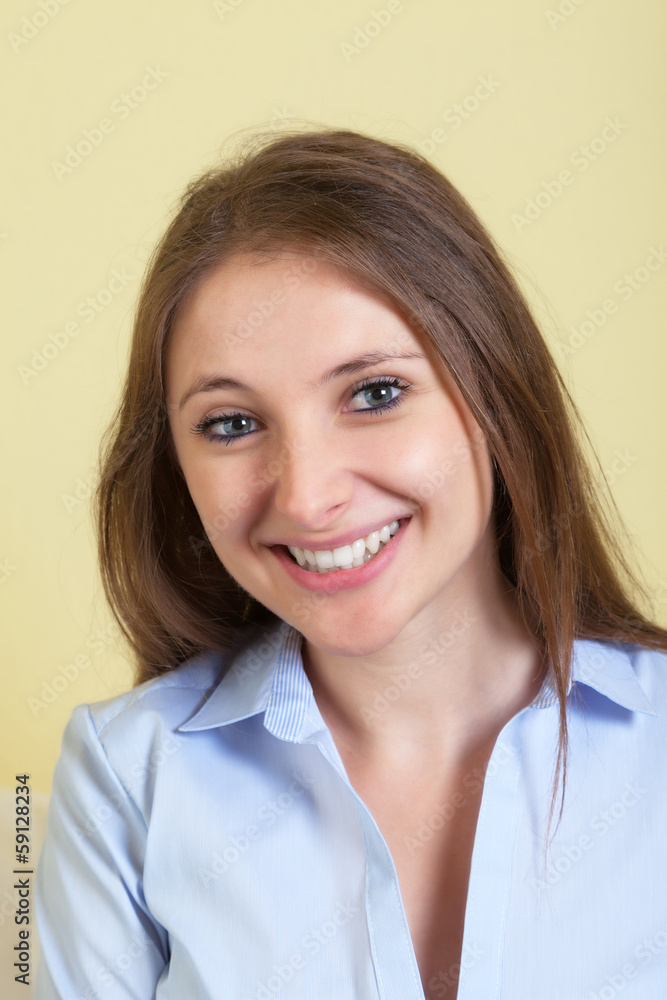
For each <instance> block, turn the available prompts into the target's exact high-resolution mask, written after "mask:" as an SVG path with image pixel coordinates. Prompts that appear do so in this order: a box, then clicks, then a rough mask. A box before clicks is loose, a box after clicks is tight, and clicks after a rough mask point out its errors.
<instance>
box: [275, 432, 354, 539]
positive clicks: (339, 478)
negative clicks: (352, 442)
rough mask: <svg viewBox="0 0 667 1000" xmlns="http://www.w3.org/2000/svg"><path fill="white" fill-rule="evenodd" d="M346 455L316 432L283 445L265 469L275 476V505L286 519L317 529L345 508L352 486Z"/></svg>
mask: <svg viewBox="0 0 667 1000" xmlns="http://www.w3.org/2000/svg"><path fill="white" fill-rule="evenodd" d="M345 455H346V453H344V452H343V451H342V450H341V449H339V448H335V447H334V446H333V444H332V442H331V439H330V438H329V439H328V440H325V439H324V435H318V434H317V433H315V432H313V433H309V434H307V435H305V436H304V435H303V434H300V435H299V437H298V439H297V438H293V439H292V440H291V443H290V445H285V447H283V449H282V451H281V453H280V456H279V457H278V458H275V459H273V460H272V461H271V462H270V463H269V470H268V471H269V472H270V473H272V474H274V475H275V477H276V485H275V493H274V504H275V506H276V509H277V510H279V511H280V513H281V514H283V515H284V518H285V521H286V522H287V521H289V522H290V523H291V524H293V525H298V526H299V527H301V528H308V529H310V530H313V531H317V530H318V529H325V528H327V527H328V525H329V523H330V522H331V521H332V520H334V519H335V518H337V517H338V516H339V515H340V514H341V513H342V512H343V511H344V509H345V506H346V504H347V503H348V502H349V501H350V499H351V497H352V494H353V488H354V487H353V479H352V471H351V468H350V464H349V461H346V457H345Z"/></svg>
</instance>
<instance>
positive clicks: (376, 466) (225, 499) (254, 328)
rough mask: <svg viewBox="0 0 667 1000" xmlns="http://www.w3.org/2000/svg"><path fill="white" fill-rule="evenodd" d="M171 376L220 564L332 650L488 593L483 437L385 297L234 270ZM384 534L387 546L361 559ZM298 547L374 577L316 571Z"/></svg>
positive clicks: (385, 637)
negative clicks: (298, 557) (296, 552)
mask: <svg viewBox="0 0 667 1000" xmlns="http://www.w3.org/2000/svg"><path fill="white" fill-rule="evenodd" d="M365 355H369V356H377V357H376V358H374V357H370V358H366V359H365V360H364V359H363V358H362V356H365ZM382 355H387V357H386V359H385V360H381V359H380V356H382ZM398 355H405V357H399V356H398ZM360 359H361V360H360ZM165 378H166V391H167V403H168V409H169V414H170V426H171V431H172V435H173V443H174V447H175V451H176V455H177V458H178V462H179V464H180V468H181V470H182V473H183V476H184V478H185V481H186V483H187V486H188V489H189V491H190V494H191V496H192V500H193V502H194V504H195V506H196V508H197V510H198V512H199V515H200V517H201V520H202V523H203V525H204V528H205V530H206V533H207V535H208V537H209V539H210V541H211V543H212V545H213V547H214V549H215V551H216V553H217V555H218V557H219V558H220V561H221V562H222V563H223V565H224V566H225V567H226V569H227V570H228V572H229V573H230V574H231V575H232V576H233V577H234V578H235V579H236V580H237V581H238V583H240V584H241V586H242V587H243V588H244V589H245V590H246V591H248V593H250V594H252V595H253V597H255V598H256V599H257V600H258V601H260V602H261V603H262V604H263V605H265V606H266V607H267V608H270V609H271V610H272V611H273V612H274V613H275V614H277V615H278V616H279V617H280V618H282V619H284V620H285V621H287V622H289V623H290V624H292V625H294V626H295V627H296V628H297V629H298V630H299V631H301V632H303V633H304V635H305V636H306V638H307V639H308V640H309V641H310V642H312V643H314V644H315V645H316V646H317V647H318V648H321V649H326V650H327V651H329V652H331V653H335V654H339V655H346V654H347V655H364V654H369V653H371V652H373V651H375V650H379V649H381V648H383V647H384V646H385V645H386V644H387V643H389V642H391V641H392V640H393V639H395V638H397V637H398V636H399V635H400V634H401V633H403V632H404V630H405V629H407V630H408V631H407V632H405V637H406V638H407V637H409V636H410V635H411V630H412V631H414V629H415V628H416V630H417V633H418V634H419V635H423V634H426V632H428V631H429V630H430V629H431V628H432V627H440V628H442V623H443V620H446V618H448V617H449V616H450V614H451V612H452V610H455V609H460V610H462V609H463V608H466V609H469V608H470V607H471V602H472V604H474V603H475V602H476V601H477V602H479V601H480V600H481V599H482V598H483V597H484V595H485V594H487V593H488V579H489V562H488V560H489V558H490V557H492V556H493V553H494V552H495V542H494V535H493V525H492V523H491V520H490V514H491V503H492V489H493V479H492V470H491V464H490V456H489V452H488V449H487V446H486V443H485V441H484V437H483V435H482V433H481V430H480V428H479V426H478V425H477V423H476V421H475V420H474V418H473V416H472V413H471V411H470V410H469V408H468V407H467V405H466V403H465V402H464V400H463V397H462V396H461V394H460V392H459V390H458V389H457V388H456V386H455V384H454V383H453V381H452V380H451V378H450V377H449V375H443V374H442V373H440V372H439V370H438V368H437V367H436V366H435V365H434V364H432V363H431V361H430V360H429V358H428V357H427V356H426V354H425V350H424V347H423V345H422V344H421V342H420V341H419V340H418V339H417V338H416V336H415V335H414V333H413V332H412V330H411V329H410V327H409V326H408V325H407V324H406V322H405V321H404V320H403V319H402V317H401V315H400V313H399V312H398V311H397V310H396V309H395V308H394V307H393V306H392V305H391V304H390V302H389V301H388V300H385V299H384V298H383V297H381V296H379V295H376V294H375V293H371V292H369V291H367V290H365V289H363V288H361V287H358V286H356V285H355V284H353V283H351V281H350V280H349V279H347V278H346V277H344V276H343V275H342V274H341V273H340V272H339V271H337V270H336V269H335V268H334V267H333V266H332V265H331V264H328V263H326V262H323V261H322V260H318V259H315V258H312V257H302V256H298V255H296V254H292V253H283V254H281V255H280V256H279V257H278V258H276V259H272V260H268V259H267V260H266V261H264V262H262V263H259V264H257V263H251V262H250V261H249V260H248V259H247V258H245V257H242V256H239V257H235V258H233V259H231V260H229V261H226V262H225V263H223V264H222V265H219V266H218V267H217V268H216V269H215V270H214V271H212V272H211V273H210V274H209V275H207V276H206V278H205V279H204V280H203V281H202V282H201V283H200V284H199V285H198V286H197V287H196V288H195V289H194V290H193V291H192V292H191V293H190V294H189V296H188V297H187V298H186V299H185V300H184V302H183V304H182V306H181V308H180V309H179V311H178V314H177V317H176V320H175V323H174V326H173V330H172V337H171V340H170V343H169V347H168V351H167V357H166V365H165ZM396 521H397V522H399V525H400V527H399V530H398V532H396V531H395V525H393V524H392V522H396ZM385 525H391V526H392V528H391V530H392V531H393V532H395V533H394V534H392V535H391V540H390V541H389V542H388V543H387V545H386V547H385V545H383V544H381V545H380V548H379V550H378V551H377V554H375V555H373V558H370V559H369V558H368V556H369V551H368V550H367V549H366V548H365V546H364V549H363V551H364V553H365V556H364V555H359V553H360V551H361V546H360V544H359V540H361V539H366V540H368V536H371V538H370V540H369V542H370V548H371V549H372V548H374V547H376V545H377V543H379V542H381V540H382V539H381V537H378V536H374V535H373V532H374V531H377V530H379V529H381V528H382V527H383V526H385ZM385 537H386V533H385ZM374 539H375V541H374ZM355 541H356V542H357V545H356V546H355V547H353V548H352V551H351V552H350V551H348V550H347V549H345V546H346V545H347V544H349V545H350V546H352V543H353V542H355ZM287 545H293V546H298V547H299V548H301V549H302V550H306V549H307V550H309V552H313V553H315V552H320V553H321V552H326V551H330V552H332V555H333V556H334V558H337V559H339V561H340V560H343V561H345V563H346V564H347V565H349V563H348V562H347V560H348V559H349V558H350V557H352V558H353V559H356V560H357V561H358V560H359V558H361V559H362V565H356V566H355V565H354V564H353V566H352V568H350V569H337V570H334V571H332V572H327V573H321V572H319V571H316V572H311V571H309V570H308V569H307V566H308V565H309V564H308V563H307V564H306V566H305V567H304V568H301V567H300V566H299V563H298V561H295V560H293V559H292V557H291V556H290V555H289V554H288V550H287V548H286V546H287ZM336 549H343V550H344V551H343V552H338V553H336V551H335V550H336ZM302 558H304V557H302ZM364 558H365V559H366V560H367V561H366V562H363V560H364ZM318 559H319V561H320V562H325V563H326V561H327V556H326V555H325V556H324V557H322V556H321V555H320V556H318ZM443 613H444V614H445V616H446V618H445V619H443ZM411 623H413V625H411ZM412 637H413V638H414V636H412Z"/></svg>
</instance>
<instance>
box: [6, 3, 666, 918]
mask: <svg viewBox="0 0 667 1000" xmlns="http://www.w3.org/2000/svg"><path fill="white" fill-rule="evenodd" d="M0 22H1V25H0V36H2V45H3V47H4V57H3V60H2V85H3V93H4V94H5V95H6V106H5V111H4V127H3V146H4V150H5V154H4V173H5V183H4V185H3V197H2V202H1V204H0V258H1V261H2V273H3V275H4V279H5V291H4V296H3V304H4V312H5V320H4V330H3V335H2V350H3V352H4V361H3V364H2V367H1V373H2V379H3V383H4V388H3V391H2V406H3V418H2V425H3V434H2V469H3V477H2V478H3V517H2V539H1V541H0V594H1V597H2V606H3V610H4V616H5V617H4V623H5V624H4V626H3V643H2V645H3V651H2V660H3V668H2V670H3V673H2V682H3V696H2V725H1V726H0V754H1V759H2V775H1V776H0V785H3V786H12V785H13V784H14V775H15V774H21V773H24V772H27V773H29V775H30V783H31V786H32V788H33V790H34V792H35V795H36V801H37V798H38V796H39V793H41V794H42V795H44V796H45V795H48V793H49V791H50V786H51V776H52V771H53V766H54V763H55V760H56V758H57V755H58V753H59V749H60V739H61V735H62V731H63V728H64V726H65V723H66V722H67V720H68V718H69V716H70V714H71V712H72V709H73V707H74V706H75V705H78V704H81V703H82V702H89V701H94V700H99V699H102V698H108V697H111V696H112V695H115V694H117V693H119V692H121V691H123V690H126V689H127V688H128V687H130V686H131V684H132V667H131V664H130V663H129V661H128V659H127V657H126V655H125V653H124V650H123V647H122V645H121V644H120V642H119V640H118V634H117V630H116V628H115V627H114V626H113V624H112V621H111V618H110V614H109V612H108V611H107V609H106V607H105V604H104V600H103V597H102V594H101V588H100V585H99V583H98V578H97V569H96V561H95V548H94V542H93V530H92V524H91V520H90V509H89V496H90V491H91V489H92V486H93V485H94V482H95V476H96V472H95V466H96V461H97V450H98V445H99V441H100V437H101V434H102V431H103V429H104V428H105V426H106V424H107V423H108V421H109V419H110V417H111V415H112V412H113V409H114V406H115V403H116V400H117V397H118V392H119V388H120V383H121V378H122V375H123V372H124V367H125V362H126V357H127V349H128V342H129V335H130V329H131V321H132V315H133V308H134V305H135V302H136V297H137V294H138V290H139V286H140V281H141V276H142V273H143V270H144V267H145V264H146V261H147V258H148V254H149V252H150V250H151V248H152V246H153V245H154V243H155V241H156V240H157V238H158V236H159V235H160V233H161V232H162V230H163V229H164V226H165V224H166V220H167V218H168V217H169V216H170V214H171V212H172V210H173V208H174V206H175V203H176V201H177V199H178V197H179V195H180V193H181V192H182V190H183V188H184V186H185V184H186V183H187V182H188V181H189V180H190V179H191V178H193V177H194V176H196V175H197V174H198V173H199V172H200V171H202V170H203V169H204V168H206V167H208V166H210V165H212V164H214V163H216V162H217V161H218V160H219V157H220V156H221V155H223V156H224V154H225V150H226V149H229V150H231V149H233V147H234V143H235V142H236V140H237V138H238V137H242V136H243V135H246V134H248V133H249V132H252V131H253V130H255V129H257V128H270V129H275V130H276V132H278V131H279V130H280V129H281V128H283V127H284V126H293V125H304V126H305V125H307V124H310V125H311V126H312V127H318V126H320V125H336V126H339V127H344V128H353V129H359V130H361V131H366V132H368V133H370V134H372V135H374V136H377V137H379V138H383V139H387V140H389V141H392V140H395V141H401V142H407V143H409V144H410V145H412V146H413V147H414V148H415V149H418V150H420V151H422V152H424V153H426V154H427V155H428V157H429V158H430V159H431V161H432V162H433V163H434V164H436V165H437V166H438V167H439V168H440V169H441V170H442V171H443V172H444V173H445V174H446V175H447V176H448V177H449V178H450V179H451V180H452V181H453V182H454V184H455V185H457V186H458V187H459V188H460V190H461V191H462V192H463V194H464V195H465V196H466V198H467V199H468V200H469V201H470V203H471V204H472V206H473V208H474V209H475V210H476V212H477V213H478V214H479V215H480V217H481V218H482V220H483V221H484V223H485V224H486V225H487V226H488V228H489V230H490V231H491V233H492V235H493V236H494V237H495V239H496V241H497V242H498V243H499V245H500V246H501V248H503V249H504V251H505V254H506V258H507V260H508V261H509V263H510V265H511V267H512V268H513V269H514V271H515V273H516V274H517V276H518V278H519V281H520V283H521V286H522V287H523V289H524V291H525V293H526V295H527V297H528V301H529V302H530V304H531V306H532V308H533V310H534V311H535V313H536V315H537V317H538V319H539V321H540V322H541V325H542V329H543V331H544V335H545V338H546V339H547V342H548V344H549V346H550V349H551V350H552V352H553V354H554V356H555V357H556V358H557V360H558V363H559V366H560V368H561V371H562V372H563V375H564V377H565V379H566V382H567V384H568V387H569V388H570V391H571V393H572V395H573V397H574V399H575V401H576V403H577V404H578V406H579V408H580V410H581V412H582V414H583V416H584V419H585V421H586V424H587V428H588V431H589V434H590V437H591V441H592V443H593V445H594V448H595V451H596V453H597V455H598V457H599V459H600V463H601V468H602V470H603V478H604V479H605V480H606V482H608V484H609V486H610V488H611V491H612V493H613V496H614V499H615V501H616V503H617V504H618V507H619V509H620V511H621V513H622V516H623V518H624V521H625V523H626V524H627V526H628V530H629V531H630V533H631V536H632V538H633V541H634V553H633V559H634V560H635V562H636V565H637V566H638V567H639V569H640V571H641V573H642V574H643V576H644V578H645V580H646V582H647V584H648V585H649V587H650V589H651V592H652V594H653V595H654V598H655V600H654V605H653V607H652V609H648V610H652V611H653V613H654V614H655V616H656V618H657V619H658V620H659V621H660V622H661V624H663V625H667V526H666V524H665V517H664V510H665V500H666V499H667V461H666V458H667V456H666V449H665V428H666V427H667V402H666V396H665V372H666V370H667V366H666V361H667V346H666V342H665V336H664V319H663V317H664V314H665V307H666V305H667V295H666V287H667V284H666V278H667V206H666V204H665V197H664V178H665V176H666V163H665V160H666V155H665V154H666V152H667V142H666V137H665V129H664V127H663V113H664V106H665V101H666V98H667V92H666V91H667V88H666V82H667V67H666V65H665V59H664V48H665V34H666V32H665V28H666V22H667V8H665V6H664V4H662V3H659V2H658V0H638V2H636V3H633V4H628V3H625V2H621V0H606V2H605V3H602V0H576V2H575V0H560V2H559V0H545V2H538V0H504V2H503V3H493V2H491V0H469V2H467V3H465V4H463V3H456V4H455V3H449V2H441V0H376V2H373V0H338V2H337V3H335V4H325V3H320V4H317V3H306V2H304V0H281V2H280V3H270V2H269V0H228V2H221V0H217V2H211V0H198V2H195V3H187V4H186V3H184V2H182V3H176V2H174V0H160V2H159V3H158V2H156V0H143V2H139V3H137V2H131V0H114V2H113V3H112V2H110V0H97V2H89V3H85V2H83V0H68V2H66V3H65V2H62V0H25V2H23V0H21V2H9V3H7V4H4V5H3V8H2V12H1V13H0ZM663 241H664V242H663ZM4 860H5V859H4V858H3V864H4ZM10 860H11V857H10ZM4 912H5V911H4V910H3V913H4ZM0 919H1V920H3V921H4V919H5V918H4V917H1V918H0Z"/></svg>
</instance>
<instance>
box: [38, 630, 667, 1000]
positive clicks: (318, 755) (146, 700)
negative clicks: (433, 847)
mask: <svg viewBox="0 0 667 1000" xmlns="http://www.w3.org/2000/svg"><path fill="white" fill-rule="evenodd" d="M302 638H303V637H302V635H301V633H300V632H298V631H297V630H296V629H295V628H293V627H292V626H290V625H287V624H286V623H281V624H279V625H278V627H276V629H275V630H274V631H273V632H272V633H271V634H270V636H269V637H268V639H266V638H265V639H264V640H260V639H257V640H256V641H254V642H253V643H252V644H251V645H247V646H246V648H245V649H243V650H242V651H241V652H240V654H238V655H237V656H236V657H235V658H234V657H231V656H227V657H225V656H224V655H222V654H220V653H214V652H209V653H207V654H205V655H203V656H200V657H197V658H194V659H192V660H190V661H189V662H188V663H186V664H183V665H182V666H180V667H178V669H176V670H173V671H172V672H170V673H167V674H164V675H163V676H161V677H158V678H157V679H155V680H151V681H148V682H146V683H144V684H142V685H141V686H139V687H137V688H135V689H133V690H132V691H130V692H129V693H127V694H125V695H123V696H121V697H117V698H113V699H109V700H107V701H102V702H97V703H95V704H92V705H80V706H78V707H77V708H75V709H74V711H73V714H72V716H71V719H70V721H69V723H68V725H67V728H66V730H65V734H64V738H63V745H62V753H61V756H60V759H59V761H58V764H57V766H56V771H55V776H54V785H53V794H52V799H51V803H50V811H49V816H48V829H47V835H46V840H45V843H44V847H43V850H42V854H41V856H40V859H39V863H38V869H37V876H36V895H35V911H36V918H37V929H38V933H39V937H40V943H41V949H42V958H41V961H40V963H39V966H38V971H37V982H36V993H35V996H36V998H37V1000H52V998H56V997H57V998H59V1000H81V998H85V1000H92V998H95V1000H97V998H100V1000H120V998H122V1000H129V998H136V1000H148V998H152V997H156V998H158V1000H214V998H215V1000H274V998H278V1000H377V998H382V1000H424V996H425V992H424V989H423V988H422V984H421V980H420V976H419V970H418V967H417V963H416V960H415V953H414V949H413V945H412V940H411V937H410V932H409V927H408V923H407V920H406V915H405V910H404V907H403V902H402V898H401V893H400V890H399V884H398V878H397V873H396V869H395V866H394V863H393V860H392V857H391V854H390V852H389V849H388V847H387V844H386V842H385V840H384V838H383V836H382V834H381V833H380V830H379V828H378V826H377V824H376V823H375V820H374V819H373V816H372V815H371V813H370V811H369V810H368V808H367V807H366V806H365V804H364V802H363V801H362V799H361V798H360V797H359V795H358V794H357V793H356V792H355V791H354V789H353V787H352V785H351V784H350V781H349V780H348V777H347V774H346V771H345V768H344V766H343V763H342V760H341V758H340V756H339V754H338V751H337V749H336V746H335V743H334V741H333V738H332V736H331V733H330V731H329V729H328V728H327V726H326V725H325V723H324V721H323V718H322V716H321V714H320V712H319V710H318V707H317V704H316V702H315V699H314V697H313V693H312V688H311V685H310V682H309V681H308V678H307V675H306V673H305V671H304V669H303V663H302V659H301V652H300V650H301V642H302ZM230 664H231V666H230ZM573 681H574V685H573V688H572V689H571V692H570V701H569V733H570V756H569V765H568V777H567V793H566V800H565V810H564V813H563V818H562V821H561V823H560V825H559V827H558V828H557V832H556V837H555V839H554V841H553V843H552V845H551V848H550V851H549V854H548V857H547V859H546V864H544V861H543V847H544V836H545V831H546V821H547V816H548V809H549V804H550V796H551V782H552V777H553V767H554V762H555V749H556V743H557V736H558V704H557V700H556V698H555V695H554V692H553V689H552V688H551V685H550V684H549V681H548V680H547V681H546V682H545V685H544V687H543V688H542V691H541V692H540V695H539V697H538V698H537V699H536V700H535V701H534V702H533V703H532V704H531V705H530V706H528V707H527V708H524V709H523V710H522V711H520V712H518V713H517V714H516V715H515V716H514V717H513V718H512V719H511V720H510V721H509V722H508V723H507V725H506V726H505V727H504V728H503V730H502V731H501V733H500V734H499V736H498V739H497V742H496V744H495V747H494V750H493V753H492V755H491V758H490V762H489V766H488V770H487V772H486V776H485V777H484V781H483V794H482V800H481V806H480V811H479V818H478V823H477V830H476V836H475V842H474V851H473V856H472V866H471V873H470V883H469V892H468V900H467V909H466V916H465V931H464V940H463V950H462V956H461V966H462V967H461V972H460V983H459V987H458V1000H494V998H503V1000H616V998H617V997H618V998H620V1000H665V997H667V791H666V789H667V766H666V765H667V727H666V726H665V706H666V704H667V654H665V653H659V652H655V651H651V650H648V649H645V648H643V647H639V646H634V645H629V644H621V643H598V642H593V641H583V640H577V641H576V643H575V658H574V664H573ZM575 693H576V694H577V695H578V697H575ZM386 694H387V697H388V698H389V699H391V698H394V697H396V695H395V694H392V693H390V688H389V687H388V688H387V689H386ZM376 709H377V710H378V711H380V710H381V702H378V705H377V706H376ZM475 781H479V778H478V777H477V778H476V777H475V775H474V773H473V772H471V774H470V776H469V781H468V783H467V784H466V783H465V782H464V785H465V787H466V788H470V790H471V791H472V790H473V787H474V782H475ZM477 787H479V786H477ZM462 799H463V801H461V800H462ZM465 802H466V796H465V794H462V795H459V796H458V797H454V796H453V797H452V800H451V801H448V802H442V803H434V807H433V811H432V813H431V814H430V815H425V816H415V817H414V841H413V847H412V849H413V850H414V851H415V852H417V851H418V850H419V849H420V845H421V844H423V843H425V842H426V841H427V840H429V839H430V838H431V837H434V836H437V831H438V829H440V828H441V827H442V825H443V824H444V823H445V822H450V821H452V822H456V813H457V811H458V810H459V809H465ZM396 808H397V809H400V808H401V802H400V798H398V797H397V801H396ZM452 982H453V980H452V976H451V972H450V970H448V969H442V970H441V972H440V973H439V974H438V976H435V977H433V979H432V980H430V982H429V983H428V984H427V991H426V993H427V996H428V997H429V1000H432V998H436V1000H437V998H440V997H444V998H445V1000H447V997H448V996H449V997H451V996H452V995H453V992H454V988H453V986H452Z"/></svg>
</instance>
